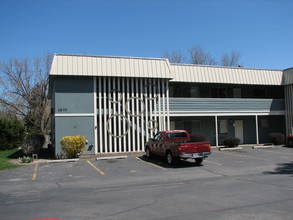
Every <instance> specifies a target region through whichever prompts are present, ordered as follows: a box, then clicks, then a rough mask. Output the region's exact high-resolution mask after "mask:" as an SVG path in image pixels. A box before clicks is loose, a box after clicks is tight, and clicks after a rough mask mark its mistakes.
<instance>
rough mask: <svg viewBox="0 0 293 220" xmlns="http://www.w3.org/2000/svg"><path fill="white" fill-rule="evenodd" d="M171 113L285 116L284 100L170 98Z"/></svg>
mask: <svg viewBox="0 0 293 220" xmlns="http://www.w3.org/2000/svg"><path fill="white" fill-rule="evenodd" d="M169 112H170V114H171V115H176V114H207V113H211V114H215V113H231V114H237V113H239V114H245V113H247V114H250V113H251V114H255V113H256V114H262V113H263V114H277V115H282V114H285V100H284V99H249V98H174V97H171V98H169Z"/></svg>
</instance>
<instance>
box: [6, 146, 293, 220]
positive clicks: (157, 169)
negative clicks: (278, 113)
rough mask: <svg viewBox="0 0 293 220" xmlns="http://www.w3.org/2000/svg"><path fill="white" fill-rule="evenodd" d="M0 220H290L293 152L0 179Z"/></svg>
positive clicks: (33, 168)
mask: <svg viewBox="0 0 293 220" xmlns="http://www.w3.org/2000/svg"><path fill="white" fill-rule="evenodd" d="M0 177H1V179H0V195H1V196H0V204H1V206H0V219H5V220H9V219H13V220H17V219H22V220H23V219H40V218H59V219H64V220H67V219H68V220H69V219H70V220H72V219H293V212H292V204H293V185H292V180H293V149H292V148H286V147H281V146H278V147H274V148H268V149H251V148H243V149H242V150H234V151H218V150H213V153H212V155H210V156H209V158H208V159H207V160H205V161H204V162H203V165H202V166H196V165H195V163H194V162H193V161H182V162H180V163H178V164H177V165H176V166H173V167H171V166H169V165H167V163H166V162H165V161H164V160H163V159H161V158H154V159H152V160H150V159H146V158H145V157H144V156H143V154H137V155H130V156H128V157H127V158H126V159H110V160H99V161H97V160H95V159H93V158H92V159H87V158H85V159H81V160H79V161H77V162H67V163H43V162H36V163H34V164H31V165H28V166H24V167H21V168H17V169H14V170H10V171H2V172H0Z"/></svg>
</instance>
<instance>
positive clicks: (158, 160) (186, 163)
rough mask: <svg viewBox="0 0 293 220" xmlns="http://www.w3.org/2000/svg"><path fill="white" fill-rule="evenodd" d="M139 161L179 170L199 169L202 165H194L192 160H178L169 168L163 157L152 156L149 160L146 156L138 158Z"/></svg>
mask: <svg viewBox="0 0 293 220" xmlns="http://www.w3.org/2000/svg"><path fill="white" fill-rule="evenodd" d="M138 158H139V159H141V160H143V161H145V162H147V163H152V164H155V165H157V166H161V167H163V168H166V169H170V168H171V169H180V168H187V167H200V166H203V165H196V163H195V161H193V160H178V161H177V162H176V163H175V164H174V165H172V166H170V165H169V164H168V163H167V162H166V159H165V158H163V157H159V156H152V158H151V159H149V158H147V157H146V155H143V156H140V157H138Z"/></svg>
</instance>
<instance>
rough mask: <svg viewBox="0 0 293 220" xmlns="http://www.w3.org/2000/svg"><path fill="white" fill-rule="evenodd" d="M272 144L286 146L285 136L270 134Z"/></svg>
mask: <svg viewBox="0 0 293 220" xmlns="http://www.w3.org/2000/svg"><path fill="white" fill-rule="evenodd" d="M269 138H270V142H272V143H273V144H274V145H280V144H284V142H285V136H284V135H283V134H281V133H270V134H269Z"/></svg>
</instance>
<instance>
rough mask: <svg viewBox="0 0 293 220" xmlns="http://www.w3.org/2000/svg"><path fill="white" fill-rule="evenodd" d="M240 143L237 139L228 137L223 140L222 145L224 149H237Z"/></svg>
mask: <svg viewBox="0 0 293 220" xmlns="http://www.w3.org/2000/svg"><path fill="white" fill-rule="evenodd" d="M239 143H240V139H239V138H234V137H228V138H225V139H224V140H223V145H224V146H225V147H237V146H238V145H239Z"/></svg>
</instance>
